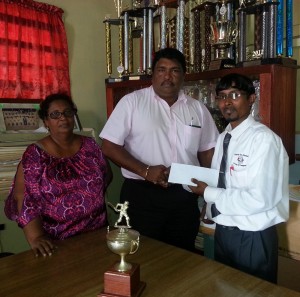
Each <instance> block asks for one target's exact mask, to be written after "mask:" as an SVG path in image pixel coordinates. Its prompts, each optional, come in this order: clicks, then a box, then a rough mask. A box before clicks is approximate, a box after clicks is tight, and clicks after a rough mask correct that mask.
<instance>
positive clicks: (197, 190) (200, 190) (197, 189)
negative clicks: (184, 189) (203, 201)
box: [189, 178, 207, 196]
mask: <svg viewBox="0 0 300 297" xmlns="http://www.w3.org/2000/svg"><path fill="white" fill-rule="evenodd" d="M191 181H192V182H193V183H194V184H196V185H197V186H189V188H190V189H191V190H192V192H193V193H194V194H197V195H199V196H204V191H205V189H206V187H207V184H206V183H204V182H202V181H199V180H197V179H195V178H192V179H191Z"/></svg>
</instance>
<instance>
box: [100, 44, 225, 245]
mask: <svg viewBox="0 0 300 297" xmlns="http://www.w3.org/2000/svg"><path fill="white" fill-rule="evenodd" d="M152 72H153V75H152V86H150V87H149V88H144V89H141V90H137V91H135V92H133V93H130V94H128V95H126V96H124V97H123V98H122V99H121V100H120V101H119V103H118V104H117V106H116V107H115V109H114V111H113V113H112V114H111V116H110V117H109V119H108V121H107V123H106V125H105V127H104V128H103V130H102V132H101V133H100V137H101V138H102V139H103V142H102V150H103V152H104V154H105V155H106V156H107V157H108V158H109V159H110V160H112V161H113V162H114V163H115V164H117V165H118V166H120V167H121V170H122V174H123V176H124V178H125V180H124V183H123V186H122V189H121V197H120V200H121V202H125V201H128V202H129V205H130V207H129V208H128V215H129V217H130V223H131V226H132V227H133V228H134V229H136V230H138V231H139V232H140V233H141V234H142V235H146V236H149V237H152V238H155V239H158V240H161V241H164V242H167V243H169V244H172V245H175V246H178V247H181V248H185V249H188V250H194V245H195V237H196V235H197V233H198V230H199V209H198V203H197V198H198V196H197V195H195V194H193V193H191V192H189V191H186V190H184V189H183V187H182V186H181V185H170V184H168V182H167V180H168V174H169V168H170V166H171V164H172V163H173V162H176V163H184V164H190V165H196V166H205V167H210V165H211V158H212V155H213V151H214V146H215V144H216V139H217V137H218V134H219V133H218V131H217V129H216V126H215V123H214V121H213V119H212V117H211V115H210V113H209V111H208V110H207V108H206V107H205V106H204V105H203V104H202V103H201V102H199V101H198V100H195V99H193V98H191V97H189V96H187V95H185V94H184V92H183V91H182V89H181V88H182V85H183V82H184V77H185V73H186V62H185V58H184V55H183V54H182V53H181V52H180V51H178V50H177V49H174V48H165V49H162V50H160V51H158V52H157V53H155V56H154V59H153V63H152Z"/></svg>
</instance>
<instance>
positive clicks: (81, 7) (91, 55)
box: [0, 0, 300, 252]
mask: <svg viewBox="0 0 300 297" xmlns="http://www.w3.org/2000/svg"><path fill="white" fill-rule="evenodd" d="M40 2H44V3H48V4H52V5H56V6H59V7H61V8H62V9H63V10H64V11H65V13H64V21H65V26H66V31H67V38H68V44H69V60H70V76H71V91H72V96H73V99H74V101H75V103H76V104H77V106H78V110H79V112H78V113H79V117H80V120H81V122H82V125H83V126H84V127H91V128H94V129H95V131H96V134H97V135H98V134H99V132H100V130H101V128H102V127H103V125H104V123H105V121H106V102H105V83H104V80H105V78H106V77H107V74H106V61H105V58H106V56H105V31H104V24H103V20H104V18H105V15H107V14H111V16H112V18H115V16H116V11H115V7H114V1H113V0H85V1H83V0H40ZM293 13H294V31H295V34H294V35H297V36H298V37H297V39H295V42H296V43H297V44H296V46H297V47H296V48H295V51H294V53H295V55H294V58H295V59H297V60H298V64H300V51H299V48H300V38H299V36H300V24H299V20H300V1H294V10H293ZM112 48H113V49H114V53H116V52H117V47H114V46H113V47H112ZM297 82H298V83H297V108H296V114H297V124H296V130H297V131H298V132H299V133H300V73H298V78H297ZM297 152H298V153H300V150H299V148H298V149H297ZM299 163H300V162H297V164H295V165H293V167H292V169H293V170H292V174H293V176H292V179H293V180H295V181H298V180H299V179H300V178H298V177H299V172H300V164H299ZM298 168H299V169H298ZM113 171H114V180H113V183H112V184H111V186H110V188H109V191H108V196H107V198H108V200H109V201H111V202H112V203H115V202H116V201H117V200H118V198H119V191H120V185H121V181H122V177H121V175H120V170H119V168H117V167H116V166H114V165H113ZM0 208H1V211H0V221H4V222H7V221H6V219H5V218H4V215H3V213H2V209H3V206H2V203H1V204H0ZM109 217H110V221H114V220H115V214H114V213H113V212H112V211H109ZM6 225H7V230H6V231H5V233H4V234H3V232H2V233H0V235H1V234H2V235H3V236H2V238H3V237H4V235H5V241H4V240H3V248H4V250H5V251H8V250H10V251H14V252H18V251H21V250H23V249H25V248H27V244H26V241H25V240H24V237H23V235H22V231H21V230H19V229H18V228H17V227H16V226H15V224H14V223H13V222H7V223H6ZM7 238H8V240H6V239H7Z"/></svg>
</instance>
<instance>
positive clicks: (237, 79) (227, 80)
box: [216, 73, 255, 96]
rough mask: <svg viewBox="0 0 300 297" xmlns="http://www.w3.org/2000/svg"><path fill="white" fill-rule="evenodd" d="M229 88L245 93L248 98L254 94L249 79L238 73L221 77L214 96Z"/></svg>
mask: <svg viewBox="0 0 300 297" xmlns="http://www.w3.org/2000/svg"><path fill="white" fill-rule="evenodd" d="M231 87H234V88H236V89H238V90H240V91H244V92H246V93H247V94H248V96H249V95H252V94H255V88H254V85H253V82H252V80H251V79H250V78H249V77H247V76H245V75H242V74H238V73H231V74H227V75H225V76H223V77H222V78H221V79H220V81H219V82H218V83H217V86H216V94H217V95H218V94H219V92H220V91H223V90H228V89H230V88H231Z"/></svg>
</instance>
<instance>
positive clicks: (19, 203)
mask: <svg viewBox="0 0 300 297" xmlns="http://www.w3.org/2000/svg"><path fill="white" fill-rule="evenodd" d="M76 112H77V109H76V106H75V105H74V103H73V101H72V100H71V98H70V97H69V96H68V95H65V94H53V95H50V96H48V97H47V98H46V99H45V100H44V101H42V103H41V105H40V110H39V116H40V118H41V119H42V120H43V122H44V125H45V127H46V128H47V129H48V131H49V135H47V136H46V137H45V138H43V139H41V140H39V141H37V142H36V143H34V144H31V145H29V146H28V148H27V149H26V151H25V152H24V154H23V157H22V159H21V161H20V163H19V166H18V169H17V173H16V175H15V178H14V181H13V184H12V187H11V190H10V193H9V196H8V198H7V200H6V202H5V213H6V215H7V217H8V218H9V219H11V220H14V221H16V222H17V223H18V225H19V226H20V227H21V228H23V231H24V233H25V236H26V239H27V241H28V243H29V245H30V246H31V248H32V250H33V251H34V253H35V255H36V256H38V255H39V254H42V255H43V256H47V255H51V254H52V252H53V250H54V248H55V244H54V241H56V240H62V239H65V238H67V237H70V236H73V235H76V234H79V233H82V232H86V231H89V230H95V229H98V228H100V227H103V226H105V225H106V224H107V214H106V207H105V199H104V193H105V190H106V188H107V186H108V185H109V183H110V182H111V179H112V173H111V169H110V166H109V163H108V162H107V161H106V159H105V157H104V155H103V154H102V151H101V149H100V147H99V145H98V144H97V143H96V141H95V140H94V139H92V138H90V137H85V136H80V135H77V134H74V133H73V128H74V116H75V114H76Z"/></svg>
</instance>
